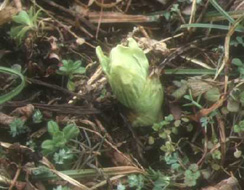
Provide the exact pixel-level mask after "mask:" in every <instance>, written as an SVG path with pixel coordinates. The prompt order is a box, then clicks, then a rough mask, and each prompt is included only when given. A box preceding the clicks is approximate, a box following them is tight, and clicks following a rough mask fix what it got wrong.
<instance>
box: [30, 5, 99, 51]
mask: <svg viewBox="0 0 244 190" xmlns="http://www.w3.org/2000/svg"><path fill="white" fill-rule="evenodd" d="M31 1H32V3H33V4H35V5H36V6H37V7H38V8H39V9H41V10H42V11H43V12H45V13H46V14H47V15H48V16H49V17H51V18H52V19H53V20H55V22H57V23H58V24H59V25H60V26H61V27H63V28H65V29H66V30H67V31H68V32H69V33H70V34H71V35H72V36H73V37H74V38H76V40H80V39H82V40H83V41H84V43H85V44H86V45H88V46H90V47H92V48H94V49H95V48H96V47H95V46H93V45H92V44H90V43H89V42H86V41H85V40H84V39H83V38H81V37H79V36H77V35H76V34H75V33H74V32H72V31H71V30H70V29H69V27H67V26H66V25H64V24H63V23H61V22H59V21H58V20H57V19H55V18H54V16H53V15H51V14H50V13H49V12H48V11H46V10H45V9H43V8H42V7H41V6H40V5H38V4H37V3H36V2H35V1H34V0H31ZM43 1H45V0H43ZM45 2H46V1H45ZM52 3H53V2H52Z"/></svg>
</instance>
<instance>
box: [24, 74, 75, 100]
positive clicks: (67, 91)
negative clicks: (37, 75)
mask: <svg viewBox="0 0 244 190" xmlns="http://www.w3.org/2000/svg"><path fill="white" fill-rule="evenodd" d="M27 81H29V82H30V83H31V84H35V85H41V86H45V87H48V88H51V89H54V90H58V91H60V92H63V93H65V94H69V95H72V96H75V95H78V94H77V93H74V92H71V91H69V90H67V89H65V88H62V87H60V86H58V85H55V84H50V83H46V82H43V81H41V80H37V79H33V78H27Z"/></svg>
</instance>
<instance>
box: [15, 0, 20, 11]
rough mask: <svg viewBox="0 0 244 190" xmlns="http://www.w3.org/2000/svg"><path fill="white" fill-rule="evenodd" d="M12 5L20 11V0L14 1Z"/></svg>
mask: <svg viewBox="0 0 244 190" xmlns="http://www.w3.org/2000/svg"><path fill="white" fill-rule="evenodd" d="M14 4H15V6H16V8H17V10H18V11H21V10H22V3H21V1H20V0H14Z"/></svg>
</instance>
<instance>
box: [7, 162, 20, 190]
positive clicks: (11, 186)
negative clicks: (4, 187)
mask: <svg viewBox="0 0 244 190" xmlns="http://www.w3.org/2000/svg"><path fill="white" fill-rule="evenodd" d="M20 171H21V167H20V166H18V170H17V171H16V174H15V176H14V179H13V180H12V182H11V185H10V187H9V190H12V189H13V188H14V186H15V183H16V181H17V179H18V177H19V174H20Z"/></svg>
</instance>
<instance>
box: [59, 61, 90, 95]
mask: <svg viewBox="0 0 244 190" xmlns="http://www.w3.org/2000/svg"><path fill="white" fill-rule="evenodd" d="M62 63H63V66H61V67H59V70H58V71H57V74H59V75H64V76H68V82H67V88H68V89H69V90H70V91H74V89H75V84H74V82H73V81H72V79H73V77H74V75H75V74H84V73H85V72H86V68H85V67H82V66H81V61H79V60H78V61H73V60H62Z"/></svg>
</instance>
